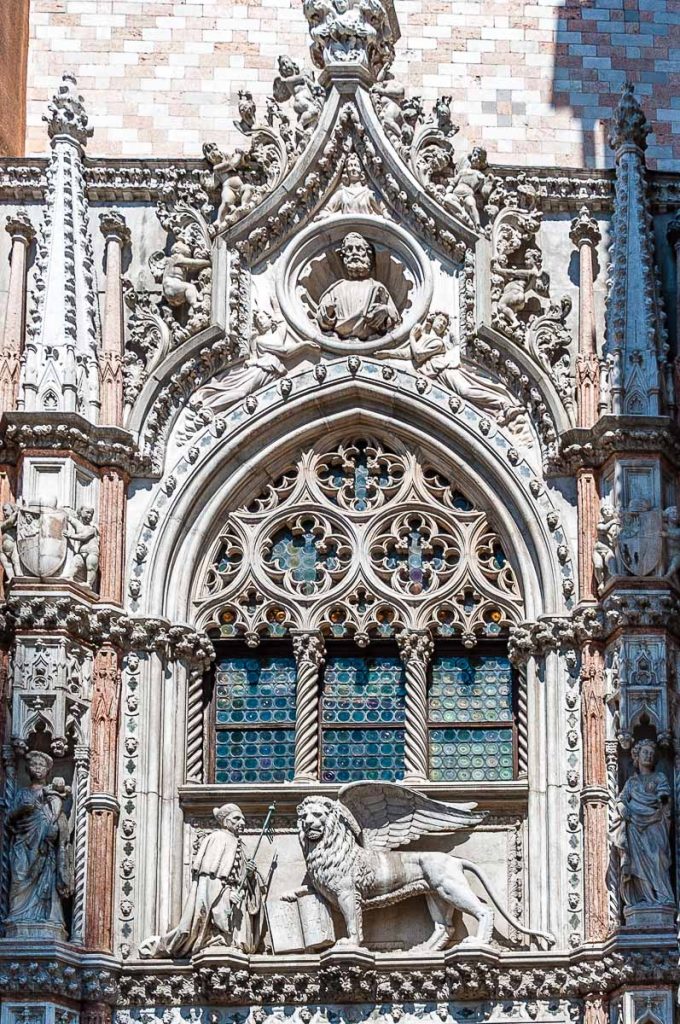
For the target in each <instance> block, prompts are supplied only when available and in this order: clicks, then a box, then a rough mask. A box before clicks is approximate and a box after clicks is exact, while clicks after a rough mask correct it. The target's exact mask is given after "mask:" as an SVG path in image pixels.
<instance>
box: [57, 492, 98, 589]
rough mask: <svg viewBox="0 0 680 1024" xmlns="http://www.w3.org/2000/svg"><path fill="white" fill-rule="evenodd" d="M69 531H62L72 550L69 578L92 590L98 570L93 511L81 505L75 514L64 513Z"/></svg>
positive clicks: (96, 531)
mask: <svg viewBox="0 0 680 1024" xmlns="http://www.w3.org/2000/svg"><path fill="white" fill-rule="evenodd" d="M66 517H67V519H68V524H69V527H70V529H64V536H65V537H67V538H68V539H69V540H70V542H71V544H72V546H73V549H74V555H73V559H72V561H71V570H70V576H71V579H72V580H77V581H78V582H84V583H87V585H88V587H90V588H91V589H94V585H95V582H96V579H97V572H98V570H99V530H98V529H97V527H96V526H95V524H94V521H93V520H94V509H93V508H92V507H91V506H90V505H83V506H82V507H81V508H79V509H78V512H77V514H75V515H74V514H73V513H72V512H68V511H67V513H66Z"/></svg>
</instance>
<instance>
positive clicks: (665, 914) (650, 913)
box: [623, 904, 676, 931]
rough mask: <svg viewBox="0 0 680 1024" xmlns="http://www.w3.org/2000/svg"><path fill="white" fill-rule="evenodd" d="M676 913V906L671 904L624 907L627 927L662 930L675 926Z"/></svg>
mask: <svg viewBox="0 0 680 1024" xmlns="http://www.w3.org/2000/svg"><path fill="white" fill-rule="evenodd" d="M675 913H676V911H675V907H674V906H672V905H670V904H666V905H659V906H648V907H646V906H637V907H624V910H623V919H624V921H625V922H626V927H627V928H643V929H645V930H646V931H650V930H653V931H660V930H664V929H666V928H674V927H675Z"/></svg>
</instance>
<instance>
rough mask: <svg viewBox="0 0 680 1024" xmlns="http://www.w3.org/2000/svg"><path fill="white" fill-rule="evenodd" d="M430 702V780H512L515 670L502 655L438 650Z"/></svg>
mask: <svg viewBox="0 0 680 1024" xmlns="http://www.w3.org/2000/svg"><path fill="white" fill-rule="evenodd" d="M430 673H431V678H430V688H429V700H428V716H429V769H430V771H429V775H430V779H431V781H432V782H491V781H508V780H510V779H512V778H513V776H514V769H515V753H514V716H513V689H514V681H513V671H512V666H511V665H510V662H509V660H508V658H507V655H506V654H505V653H503V652H502V651H500V650H499V651H492V652H489V653H476V652H475V653H474V654H471V653H469V652H462V651H456V650H455V649H449V650H446V651H442V650H441V648H440V650H439V651H437V652H435V657H434V658H433V661H432V666H431V669H430Z"/></svg>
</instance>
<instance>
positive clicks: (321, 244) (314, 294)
mask: <svg viewBox="0 0 680 1024" xmlns="http://www.w3.org/2000/svg"><path fill="white" fill-rule="evenodd" d="M277 295H278V300H279V305H280V307H281V311H282V313H283V315H284V316H285V318H286V320H287V321H288V323H289V325H290V326H291V327H292V328H293V329H294V330H295V331H296V332H297V333H298V334H299V335H300V336H301V337H305V338H311V339H313V340H314V341H316V342H317V343H318V344H319V345H320V346H321V347H322V349H325V350H327V351H329V352H335V353H339V354H351V353H358V354H360V353H365V354H368V353H370V352H376V351H378V350H379V349H385V348H391V347H392V346H394V345H396V344H399V343H400V342H401V341H403V340H404V339H405V338H406V337H407V336H408V334H409V332H410V331H411V329H412V328H413V326H414V325H415V324H416V323H417V322H418V321H419V320H421V319H422V318H423V316H424V315H425V313H426V312H427V309H428V307H429V304H430V301H431V298H432V277H431V273H430V268H429V265H428V262H427V260H426V259H425V256H424V254H423V252H422V251H421V249H420V247H419V246H418V245H417V244H416V243H415V242H414V241H413V239H412V238H410V237H409V236H408V235H407V234H406V232H405V231H402V230H401V228H399V227H397V226H396V225H394V224H390V223H388V222H386V221H384V220H382V219H380V218H377V217H370V216H359V215H357V216H347V215H345V216H341V217H337V218H335V219H334V220H331V221H326V222H324V223H322V224H312V225H311V226H310V227H309V228H308V229H307V230H306V231H304V232H302V234H301V235H299V236H298V237H297V238H296V239H295V241H294V242H293V243H292V244H291V246H290V247H289V248H288V250H287V251H286V253H285V255H284V257H283V264H282V268H281V273H280V275H279V276H278V278H277Z"/></svg>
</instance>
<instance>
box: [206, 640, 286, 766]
mask: <svg viewBox="0 0 680 1024" xmlns="http://www.w3.org/2000/svg"><path fill="white" fill-rule="evenodd" d="M295 678H296V665H295V659H294V658H293V655H292V653H286V652H285V651H281V652H277V653H272V654H265V653H264V652H261V651H257V652H243V651H239V650H238V649H237V650H235V652H234V653H231V651H230V650H229V645H223V653H221V654H220V656H219V657H218V659H217V664H216V668H215V686H214V697H213V705H214V723H215V748H214V779H215V782H218V783H251V782H258V783H265V782H287V781H290V780H291V779H292V778H293V764H294V756H295Z"/></svg>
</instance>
